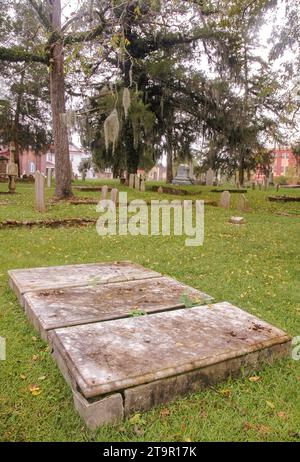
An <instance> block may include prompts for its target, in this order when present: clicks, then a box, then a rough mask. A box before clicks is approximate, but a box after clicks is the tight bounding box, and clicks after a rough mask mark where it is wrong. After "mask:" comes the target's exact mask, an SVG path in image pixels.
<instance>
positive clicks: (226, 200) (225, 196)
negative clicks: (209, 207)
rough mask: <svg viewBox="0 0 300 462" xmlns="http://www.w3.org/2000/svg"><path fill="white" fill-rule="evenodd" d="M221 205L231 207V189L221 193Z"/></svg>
mask: <svg viewBox="0 0 300 462" xmlns="http://www.w3.org/2000/svg"><path fill="white" fill-rule="evenodd" d="M220 207H222V208H223V209H229V207H230V192H229V191H224V192H222V194H221V198H220Z"/></svg>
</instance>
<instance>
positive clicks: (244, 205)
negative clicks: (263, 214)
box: [237, 194, 249, 210]
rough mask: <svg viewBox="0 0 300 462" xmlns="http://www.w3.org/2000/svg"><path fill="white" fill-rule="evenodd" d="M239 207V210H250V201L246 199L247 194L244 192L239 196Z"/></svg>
mask: <svg viewBox="0 0 300 462" xmlns="http://www.w3.org/2000/svg"><path fill="white" fill-rule="evenodd" d="M237 208H238V209H239V210H248V209H249V204H248V201H247V199H246V196H245V194H242V195H241V196H240V197H239V200H238V205H237Z"/></svg>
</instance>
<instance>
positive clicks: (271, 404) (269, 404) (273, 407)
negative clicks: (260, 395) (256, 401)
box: [266, 401, 275, 409]
mask: <svg viewBox="0 0 300 462" xmlns="http://www.w3.org/2000/svg"><path fill="white" fill-rule="evenodd" d="M266 405H267V406H269V407H270V408H271V409H275V404H273V403H272V402H271V401H266Z"/></svg>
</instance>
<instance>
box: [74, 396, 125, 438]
mask: <svg viewBox="0 0 300 462" xmlns="http://www.w3.org/2000/svg"><path fill="white" fill-rule="evenodd" d="M73 399H74V406H75V409H76V411H77V412H78V413H79V415H80V416H81V417H82V418H83V420H84V421H85V423H86V425H87V427H89V428H90V429H91V430H96V428H97V427H99V426H101V425H104V424H107V423H114V422H118V421H120V420H122V419H123V417H124V408H123V400H122V395H121V394H120V393H115V394H113V395H110V396H106V397H105V398H102V399H100V400H99V401H95V402H91V403H90V402H89V401H87V400H86V399H85V398H84V397H83V396H82V395H81V393H79V392H77V391H74V390H73Z"/></svg>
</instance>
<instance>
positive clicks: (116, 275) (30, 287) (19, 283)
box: [8, 261, 161, 306]
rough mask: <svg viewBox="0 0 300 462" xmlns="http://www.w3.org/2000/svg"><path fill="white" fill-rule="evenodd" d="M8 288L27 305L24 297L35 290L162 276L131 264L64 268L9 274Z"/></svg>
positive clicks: (33, 269)
mask: <svg viewBox="0 0 300 462" xmlns="http://www.w3.org/2000/svg"><path fill="white" fill-rule="evenodd" d="M8 275H9V285H10V287H11V288H12V289H13V290H14V292H15V293H16V295H17V297H18V299H19V302H20V303H21V305H22V306H24V294H25V293H27V292H32V291H36V290H38V291H41V290H42V291H43V290H51V289H61V288H64V287H82V286H87V285H97V284H104V283H111V282H121V281H132V280H139V279H147V278H152V277H155V278H156V277H159V276H161V274H160V273H158V272H156V271H152V270H149V269H146V268H144V267H143V266H141V265H138V264H136V263H132V262H130V261H121V262H107V263H91V264H86V265H65V266H51V267H42V268H29V269H17V270H10V271H8Z"/></svg>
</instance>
